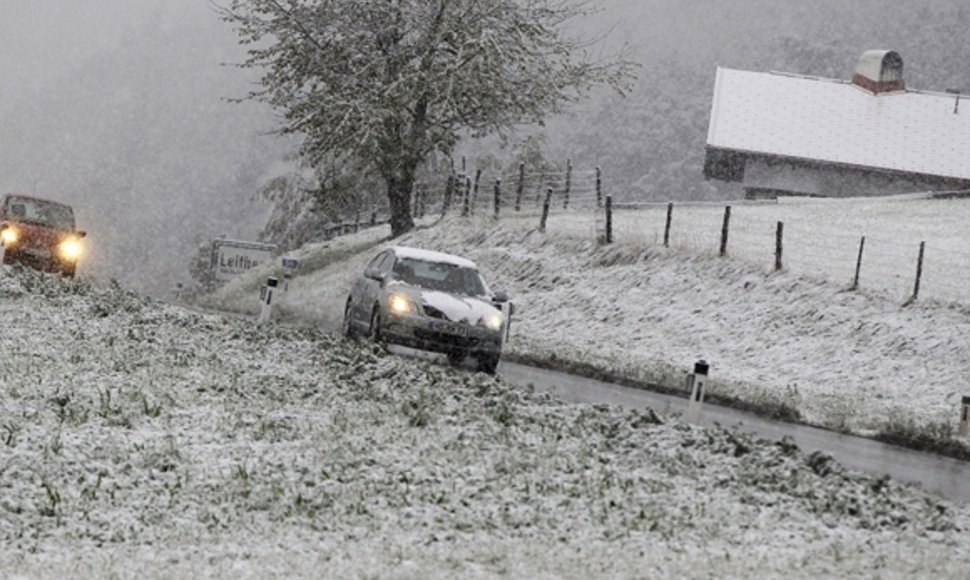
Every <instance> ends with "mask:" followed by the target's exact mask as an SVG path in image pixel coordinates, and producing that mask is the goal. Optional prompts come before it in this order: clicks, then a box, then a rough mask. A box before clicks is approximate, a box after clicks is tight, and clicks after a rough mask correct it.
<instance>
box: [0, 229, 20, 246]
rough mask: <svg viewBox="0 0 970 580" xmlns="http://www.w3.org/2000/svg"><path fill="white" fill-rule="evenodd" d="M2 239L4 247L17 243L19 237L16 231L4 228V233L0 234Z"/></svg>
mask: <svg viewBox="0 0 970 580" xmlns="http://www.w3.org/2000/svg"><path fill="white" fill-rule="evenodd" d="M0 239H2V240H3V245H5V246H10V245H13V244H16V243H17V240H18V239H19V236H18V235H17V231H16V230H14V229H13V228H9V227H8V228H4V229H3V232H2V233H0Z"/></svg>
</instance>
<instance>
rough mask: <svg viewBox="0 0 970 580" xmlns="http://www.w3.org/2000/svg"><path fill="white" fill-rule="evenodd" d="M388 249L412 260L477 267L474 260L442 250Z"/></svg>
mask: <svg viewBox="0 0 970 580" xmlns="http://www.w3.org/2000/svg"><path fill="white" fill-rule="evenodd" d="M388 249H389V250H390V251H392V252H394V255H396V256H398V257H401V258H410V259H412V260H421V261H424V262H437V263H439V264H452V265H455V266H459V267H462V268H474V269H476V270H477V269H478V266H476V265H475V262H472V261H471V260H469V259H466V258H462V257H461V256H455V255H453V254H445V253H444V252H435V251H433V250H423V249H421V248H410V247H408V246H391V247H390V248H388Z"/></svg>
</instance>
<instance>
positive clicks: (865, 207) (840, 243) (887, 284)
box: [414, 164, 970, 304]
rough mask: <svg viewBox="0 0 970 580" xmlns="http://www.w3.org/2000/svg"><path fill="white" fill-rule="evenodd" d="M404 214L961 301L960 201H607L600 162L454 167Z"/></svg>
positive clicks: (969, 242) (968, 265)
mask: <svg viewBox="0 0 970 580" xmlns="http://www.w3.org/2000/svg"><path fill="white" fill-rule="evenodd" d="M415 191H416V193H415V196H414V198H415V200H414V204H415V205H414V210H415V211H414V214H415V215H416V216H418V217H421V216H423V215H428V214H429V213H432V212H434V213H438V212H441V213H445V212H448V213H451V214H456V215H461V216H465V217H469V218H475V217H478V218H481V217H485V218H492V219H501V220H502V221H503V223H509V224H521V225H522V227H526V228H530V229H531V228H535V229H539V230H546V229H548V230H550V231H556V232H558V233H562V234H566V235H570V236H575V237H586V238H589V239H595V240H597V241H598V242H600V243H621V244H629V245H636V246H640V247H666V248H671V249H674V250H682V251H688V252H692V253H709V254H713V255H722V256H724V257H730V258H734V259H739V260H743V261H746V262H749V263H752V264H756V265H758V266H761V267H764V268H765V269H768V270H775V269H783V270H786V271H789V272H792V273H796V274H799V275H803V276H807V277H813V278H818V279H823V280H827V281H830V282H833V283H836V284H839V285H843V286H845V287H846V288H865V289H867V290H874V291H879V292H884V293H887V294H888V295H889V296H891V297H893V298H894V299H899V300H901V301H907V302H908V301H912V300H916V299H920V300H923V299H931V300H939V301H943V302H949V303H958V304H968V303H970V236H968V233H970V227H968V225H967V224H970V199H966V198H964V199H959V198H957V199H933V198H924V199H907V200H896V199H892V198H865V199H862V198H853V199H844V200H833V199H826V200H818V199H807V198H803V199H792V200H784V201H778V200H772V201H764V200H762V201H737V202H730V203H725V202H683V203H680V202H678V203H614V202H613V199H612V197H611V196H610V195H608V194H607V193H605V192H604V188H603V179H602V175H601V172H600V171H599V169H593V170H575V169H573V168H572V166H571V164H567V168H566V170H565V171H556V172H543V173H536V172H527V171H525V168H524V167H520V168H519V171H517V172H510V173H504V174H495V173H492V174H488V175H486V174H483V173H481V172H476V173H475V174H462V173H455V174H454V175H452V176H451V177H449V178H448V180H447V183H445V184H442V183H440V180H439V182H437V183H433V182H429V183H421V184H418V185H417V186H416V188H415Z"/></svg>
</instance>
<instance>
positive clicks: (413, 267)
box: [394, 258, 487, 296]
mask: <svg viewBox="0 0 970 580" xmlns="http://www.w3.org/2000/svg"><path fill="white" fill-rule="evenodd" d="M394 277H395V278H397V279H398V280H400V281H402V282H404V283H407V284H411V285H414V286H420V287H421V288H427V289H428V290H439V291H441V292H448V293H451V294H464V295H466V296H484V295H485V294H487V291H486V289H485V283H484V282H483V281H482V277H481V275H480V274H479V273H478V270H476V269H474V268H467V267H463V266H458V265H456V264H448V263H444V262H429V261H425V260H416V259H414V258H399V259H398V260H397V262H396V263H395V264H394Z"/></svg>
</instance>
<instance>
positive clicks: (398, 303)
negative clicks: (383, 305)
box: [387, 294, 417, 314]
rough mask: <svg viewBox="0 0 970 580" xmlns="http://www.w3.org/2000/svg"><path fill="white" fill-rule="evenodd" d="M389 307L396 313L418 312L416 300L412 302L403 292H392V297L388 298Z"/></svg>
mask: <svg viewBox="0 0 970 580" xmlns="http://www.w3.org/2000/svg"><path fill="white" fill-rule="evenodd" d="M387 307H388V308H389V309H390V310H391V312H393V313H394V314H407V313H409V312H417V307H416V306H415V305H414V302H411V301H410V300H408V299H407V297H406V296H402V295H401V294H392V295H391V297H390V298H388V299H387Z"/></svg>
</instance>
